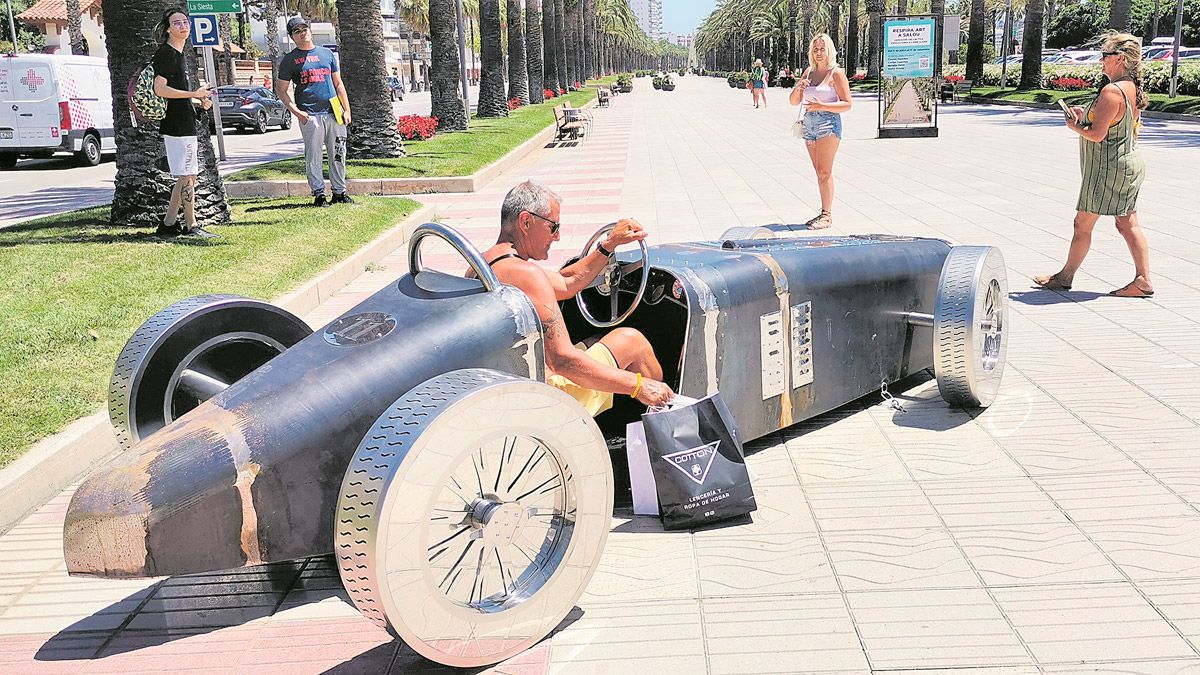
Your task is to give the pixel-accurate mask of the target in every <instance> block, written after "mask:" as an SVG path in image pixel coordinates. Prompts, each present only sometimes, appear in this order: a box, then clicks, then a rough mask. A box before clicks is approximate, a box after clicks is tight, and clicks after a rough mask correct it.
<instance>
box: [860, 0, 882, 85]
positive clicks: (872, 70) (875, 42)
mask: <svg viewBox="0 0 1200 675" xmlns="http://www.w3.org/2000/svg"><path fill="white" fill-rule="evenodd" d="M883 1H884V0H864V3H865V4H866V6H867V17H868V22H867V32H868V35H867V45H868V49H867V77H869V78H871V79H876V78H878V77H879V57H880V53H879V52H880V44H879V21H880V16H881V15H882V14H883Z"/></svg>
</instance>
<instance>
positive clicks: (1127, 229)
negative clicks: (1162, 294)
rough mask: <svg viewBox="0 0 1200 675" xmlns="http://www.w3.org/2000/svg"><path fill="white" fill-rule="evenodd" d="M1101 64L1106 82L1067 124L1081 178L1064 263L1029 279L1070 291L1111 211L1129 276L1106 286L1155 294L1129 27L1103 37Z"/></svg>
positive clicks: (1139, 89)
mask: <svg viewBox="0 0 1200 675" xmlns="http://www.w3.org/2000/svg"><path fill="white" fill-rule="evenodd" d="M1101 48H1102V49H1103V52H1102V56H1101V61H1100V64H1101V67H1102V68H1103V70H1104V76H1105V77H1107V78H1108V83H1107V84H1105V85H1104V87H1103V88H1101V89H1100V93H1099V94H1097V95H1096V97H1095V98H1094V99H1092V102H1091V103H1089V104H1088V105H1087V107H1086V108H1080V107H1078V106H1076V107H1073V108H1071V109H1070V114H1069V115H1067V116H1066V125H1067V128H1068V129H1070V130H1071V131H1074V132H1075V133H1076V134H1079V165H1080V167H1081V168H1082V170H1083V184H1082V185H1081V186H1080V188H1079V201H1078V203H1077V204H1076V205H1075V210H1076V213H1075V226H1074V234H1073V235H1072V236H1071V247H1070V249H1069V250H1068V251H1067V261H1066V262H1065V263H1063V266H1062V269H1060V270H1059V271H1057V272H1055V273H1054V274H1051V275H1048V276H1040V277H1034V278H1033V283H1035V284H1037V285H1038V286H1041V287H1042V288H1046V289H1049V290H1052V291H1069V290H1071V283H1072V282H1073V281H1074V279H1075V272H1077V271H1079V267H1080V266H1081V265H1083V259H1084V257H1086V256H1087V254H1088V249H1089V248H1091V246H1092V230H1093V229H1094V228H1095V227H1096V221H1098V220H1100V216H1114V217H1115V218H1116V221H1117V231H1118V232H1120V233H1121V236H1122V237H1124V238H1125V245H1126V246H1128V247H1129V253H1130V255H1132V256H1133V270H1134V271H1133V281H1131V282H1129V283H1127V284H1125V285H1124V286H1122V287H1120V288H1118V289H1116V290H1115V291H1111V292H1109V295H1116V296H1119V297H1122V298H1149V297H1151V296H1153V295H1154V284H1153V283H1152V282H1151V281H1150V246H1149V245H1148V244H1147V243H1146V236H1145V235H1144V234H1142V227H1141V225H1140V224H1139V223H1138V217H1137V198H1138V192H1139V191H1140V190H1141V188H1142V181H1143V180H1145V178H1146V163H1145V161H1143V160H1142V155H1141V153H1140V152H1139V151H1138V147H1137V137H1138V128H1139V127H1140V126H1141V124H1142V114H1141V112H1142V108H1145V107H1146V90H1145V88H1144V87H1143V86H1142V42H1141V40H1139V39H1138V38H1136V37H1134V36H1133V35H1130V34H1129V33H1109V34H1107V35H1106V36H1105V37H1104V43H1103V45H1102V47H1101Z"/></svg>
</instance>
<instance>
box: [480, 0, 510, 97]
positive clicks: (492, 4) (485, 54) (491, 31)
mask: <svg viewBox="0 0 1200 675" xmlns="http://www.w3.org/2000/svg"><path fill="white" fill-rule="evenodd" d="M500 30H501V29H500V0H479V51H480V56H481V58H482V63H481V65H480V69H481V72H480V76H479V107H478V113H477V114H478V115H479V116H480V117H508V103H507V102H506V100H505V98H504V48H503V47H502V46H501V44H500Z"/></svg>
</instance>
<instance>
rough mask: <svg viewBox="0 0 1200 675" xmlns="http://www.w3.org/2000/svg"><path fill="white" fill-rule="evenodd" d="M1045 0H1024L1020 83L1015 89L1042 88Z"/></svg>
mask: <svg viewBox="0 0 1200 675" xmlns="http://www.w3.org/2000/svg"><path fill="white" fill-rule="evenodd" d="M1045 14H1046V2H1045V0H1026V2H1025V30H1024V35H1023V36H1022V37H1021V51H1022V52H1023V54H1024V55H1023V56H1022V57H1021V83H1020V84H1018V85H1017V89H1041V88H1042V28H1043V26H1044V25H1045V23H1044V19H1045Z"/></svg>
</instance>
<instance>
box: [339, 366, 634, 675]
mask: <svg viewBox="0 0 1200 675" xmlns="http://www.w3.org/2000/svg"><path fill="white" fill-rule="evenodd" d="M612 481H613V478H612V466H611V465H610V464H609V461H608V452H607V451H606V448H605V444H604V438H603V436H601V434H600V430H599V429H598V428H597V427H596V424H595V422H593V421H592V418H591V416H589V415H588V413H587V411H586V410H584V409H583V407H582V406H580V405H579V404H578V403H577V402H576V401H575V400H574V399H572V398H571V397H570V396H568V395H566V394H565V393H563V392H562V391H559V390H558V389H555V388H553V387H551V386H549V385H546V384H544V383H542V382H537V381H534V380H529V379H525V378H520V377H516V376H514V375H510V374H507V373H501V372H498V371H494V370H484V369H467V370H457V371H453V372H449V373H446V374H444V375H439V376H437V377H434V378H432V379H430V380H428V381H426V382H424V383H423V384H421V385H418V386H417V387H416V388H414V389H413V390H411V391H410V392H408V393H407V394H405V395H404V396H402V397H401V398H400V399H399V400H397V401H396V402H395V403H394V404H393V405H392V406H391V407H390V408H389V409H388V410H387V411H386V412H384V414H383V415H381V416H380V417H379V419H378V420H377V421H376V422H375V424H374V426H372V428H371V430H370V431H369V432H367V434H366V436H365V437H364V438H363V441H362V443H361V444H360V445H359V447H358V450H357V451H356V453H355V455H354V458H353V459H352V460H351V462H350V464H349V466H348V468H347V470H346V474H345V478H344V479H343V482H342V490H341V497H340V498H339V500H338V506H337V511H336V514H337V520H338V522H337V524H336V530H335V534H334V544H335V546H334V550H335V552H336V554H337V557H338V568H339V570H340V573H341V577H342V583H343V584H345V586H346V590H347V591H348V593H349V595H350V598H351V599H352V600H353V601H354V604H355V606H356V607H357V608H358V609H359V611H360V612H362V613H363V614H364V615H365V616H366V617H367V618H369V619H371V620H372V621H374V622H375V623H376V624H377V625H379V626H380V627H382V628H385V629H386V630H388V631H389V632H390V633H392V634H393V635H395V636H397V637H399V638H400V639H402V640H404V642H405V643H406V644H408V646H409V647H411V648H412V649H413V650H414V651H416V652H417V653H419V654H421V655H422V656H424V657H426V658H428V659H430V660H432V661H436V662H438V663H442V664H445V665H450V666H455V667H472V668H474V667H480V666H486V665H490V664H494V663H497V662H499V661H502V660H504V659H506V658H509V657H511V656H513V655H514V654H517V653H519V652H521V651H522V650H524V649H526V648H528V647H529V646H531V645H533V644H535V643H536V642H538V641H539V640H541V639H542V638H543V637H545V636H546V635H547V634H549V633H550V631H552V630H553V629H554V628H555V626H557V625H558V624H559V622H561V621H562V619H563V618H564V617H566V616H567V614H568V612H570V611H571V609H572V608H573V607H574V606H575V602H576V601H577V600H578V599H579V597H580V595H581V594H582V593H583V591H584V588H585V587H586V586H587V584H588V581H589V580H590V579H591V577H592V574H593V573H594V572H595V570H596V567H597V566H598V564H599V562H600V554H601V553H602V551H603V550H604V543H605V541H606V539H607V538H608V530H609V528H610V526H611V517H612V503H613V482H612Z"/></svg>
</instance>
